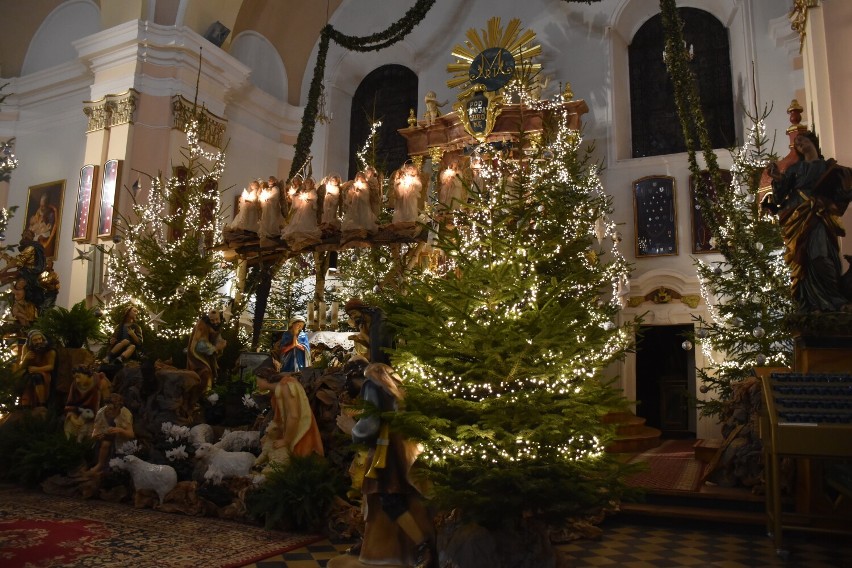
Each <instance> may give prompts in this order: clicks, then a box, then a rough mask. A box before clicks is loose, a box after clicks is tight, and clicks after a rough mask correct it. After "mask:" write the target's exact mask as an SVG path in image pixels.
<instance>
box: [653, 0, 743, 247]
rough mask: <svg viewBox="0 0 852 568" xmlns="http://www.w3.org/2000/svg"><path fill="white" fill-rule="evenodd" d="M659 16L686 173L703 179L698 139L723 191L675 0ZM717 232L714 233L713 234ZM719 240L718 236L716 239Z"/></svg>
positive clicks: (664, 2) (666, 1) (664, 3)
mask: <svg viewBox="0 0 852 568" xmlns="http://www.w3.org/2000/svg"><path fill="white" fill-rule="evenodd" d="M660 13H661V16H662V20H663V29H664V30H665V34H666V47H665V53H666V57H665V63H666V68H667V70H668V72H669V75H670V76H671V78H672V84H673V85H674V95H675V105H676V106H677V115H678V118H679V119H680V126H681V129H682V130H683V139H684V142H685V144H686V151H687V153H688V156H689V158H688V159H689V171H690V173H692V175H693V179H694V180H696V183H698V182H699V181H700V180H702V179H703V176H701V167H700V166H699V164H698V160H697V159H696V144H695V138H694V134H695V135H697V136H698V142H699V144H700V146H701V150H702V152H703V154H704V161H705V162H706V164H707V171H708V172H709V174H710V181H711V183H712V186H713V187H715V188H716V191H723V188H725V182H724V180H723V179H722V175H721V172H720V171H719V163H718V161H717V160H716V153H715V152H713V144H712V142H711V141H710V135H709V134H708V132H707V125H706V124H705V122H704V112H703V111H702V109H701V98H700V96H699V94H698V85H697V82H696V80H695V74H694V73H693V71H692V69H691V68H690V67H689V55H688V53H687V51H686V44H685V43H684V39H683V20H682V19H681V17H680V13H679V12H678V9H677V4H676V3H675V0H660ZM698 197H699V200H702V201H703V200H704V199H706V198H707V197H708V196H707V195H706V192H703V191H702V192H699V195H698ZM705 205H706V203H702V211H709V210H711V209H710V208H708V207H706V206H705ZM716 221H717V222H715V223H714V222H712V220H710V219H708V220H707V222H708V224H709V225H710V226H711V227H718V226H719V223H718V220H716ZM715 233H716V230H715V229H714V234H715ZM716 236H717V237H718V235H716ZM717 240H719V241H720V242H719V245H718V246H719V250H720V251H721V252H722V253H725V252H726V251H725V247H726V246H727V243H725V242H723V241H724V239H718V238H717Z"/></svg>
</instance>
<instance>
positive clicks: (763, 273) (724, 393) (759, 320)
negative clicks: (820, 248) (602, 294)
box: [696, 109, 793, 418]
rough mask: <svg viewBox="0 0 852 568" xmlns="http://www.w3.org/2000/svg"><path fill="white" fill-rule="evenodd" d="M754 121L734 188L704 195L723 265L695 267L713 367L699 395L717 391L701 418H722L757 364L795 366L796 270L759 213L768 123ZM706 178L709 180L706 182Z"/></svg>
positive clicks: (773, 222)
mask: <svg viewBox="0 0 852 568" xmlns="http://www.w3.org/2000/svg"><path fill="white" fill-rule="evenodd" d="M767 115H768V110H767V109H764V111H763V113H762V114H761V115H760V116H756V115H752V116H751V118H752V125H751V128H750V129H749V136H748V140H747V141H746V142H745V144H744V145H743V146H742V147H740V148H737V149H736V150H735V151H734V153H733V167H732V168H731V182H730V184H728V185H725V186H722V187H721V188H719V189H718V190H715V191H714V190H713V186H712V185H711V184H709V183H705V184H702V185H701V186H700V189H701V191H700V192H699V196H700V198H699V199H700V204H701V207H702V209H703V214H704V219H705V223H707V225H708V226H711V227H714V228H715V229H714V236H713V242H714V244H715V245H716V247H717V248H718V250H719V252H720V253H721V254H722V256H723V260H721V261H712V262H708V261H705V260H702V259H699V260H697V261H696V269H697V271H698V276H699V279H700V281H701V293H702V295H703V297H704V300H705V302H706V304H707V307H708V311H709V313H710V319H709V320H708V319H705V318H699V328H698V330H697V332H696V336H697V338H698V340H699V345H700V347H701V348H702V349H703V350H704V352H705V356H706V358H707V360H708V361H710V365H709V366H707V367H704V368H702V369H698V373H699V376H700V378H701V381H702V383H703V386H702V387H701V391H702V392H704V393H707V392H712V395H713V396H712V397H711V398H710V399H709V400H707V401H705V402H703V412H704V414H706V415H711V416H712V415H715V416H717V417H719V418H723V417H724V416H725V415H727V414H728V412H729V409H728V405H729V402H730V401H731V399H732V398H733V395H734V386H735V385H736V384H738V383H740V382H742V381H744V380H745V379H748V378H750V377H752V376H753V372H752V370H753V368H754V367H755V366H762V365H768V366H772V367H786V366H788V365H790V364H791V363H792V357H791V355H792V350H793V345H792V339H791V338H790V334H789V332H788V331H786V330H785V326H784V321H785V318H786V317H787V316H788V315H789V314H791V313H792V311H793V303H792V298H791V296H790V272H789V269H788V267H787V265H786V263H785V262H784V258H783V250H784V244H783V242H782V240H781V231H780V228H779V226H778V223H777V219H775V217H774V216H772V215H770V214H768V213H767V212H765V211H760V210H759V207H758V201H759V191H760V185H761V184H760V180H761V174H762V173H763V170H764V169H765V168H766V165H767V164H768V163H769V160H770V159H771V158H773V156H771V155H770V154H769V151H768V140H767V136H766V133H765V129H766V127H765V123H764V121H765V118H766V116H767ZM702 179H703V180H705V181H706V180H707V178H706V177H703V178H702Z"/></svg>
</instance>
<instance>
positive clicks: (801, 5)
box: [788, 0, 819, 53]
mask: <svg viewBox="0 0 852 568" xmlns="http://www.w3.org/2000/svg"><path fill="white" fill-rule="evenodd" d="M817 6H819V0H793V9H792V10H790V15H789V16H788V17H789V18H790V27H791V28H792V29H793V31H794V32H796V33H797V34H799V53H801V52H802V47H804V45H805V28H807V24H808V10H809V9H810V8H816V7H817Z"/></svg>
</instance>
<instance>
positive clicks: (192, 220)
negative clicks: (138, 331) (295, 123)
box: [107, 120, 232, 351]
mask: <svg viewBox="0 0 852 568" xmlns="http://www.w3.org/2000/svg"><path fill="white" fill-rule="evenodd" d="M197 133H198V122H197V120H194V121H192V122H191V124H190V125H189V126H188V128H187V141H188V151H185V152H183V156H184V159H185V162H184V164H183V165H182V166H181V167H179V168H176V172H177V173H176V175H174V176H173V177H170V178H167V179H164V178H163V176H162V174H160V175H159V176H157V177H154V178H151V188H150V191H149V192H148V195H147V199H145V200H144V201H141V200H140V201H137V200H136V198H135V196H133V202H134V203H133V216H132V219H125V218H121V223H120V225H119V235H120V236H121V237H122V244H121V246H117V247H116V248H115V249H114V250H113V253H112V254H111V255H110V258H109V268H108V283H107V287H108V289H109V290H110V291H111V292H112V295H111V298H110V303H109V306H108V307H109V308H113V307H118V306H126V305H127V304H128V303H133V304H136V305H138V306H141V307H142V308H143V309H141V310H140V319H142V320H143V322H146V323H147V324H148V325H149V326H151V327H155V328H156V337H152V336H151V334H148V335H146V338H145V343H146V348H147V349H148V350H149V351H150V350H151V348H152V347H153V345H152V343H153V342H154V340H156V339H157V338H160V339H161V340H165V341H168V342H178V343H181V344H182V342H184V341H185V340H186V338H187V337H188V335H189V334H190V333H191V331H192V328H193V326H194V324H195V322H196V320H197V319H198V317H199V316H200V315H201V314H202V313H206V311H207V310H209V309H212V308H221V307H222V306H223V304H224V303H225V301H226V300H227V299H226V297H225V296H224V295H223V293H222V290H223V287H224V286H225V284H226V283H227V282H228V280H229V274H230V272H231V269H232V267H230V266H229V265H228V264H227V263H226V262H225V260H224V258H223V256H222V253H221V252H219V251H215V250H212V244H213V242H214V238H216V236H218V235H219V233H220V231H221V227H220V225H221V216H220V212H219V191H218V185H217V183H218V180H219V178H220V177H221V175H222V172H223V171H224V166H225V154H224V152H222V151H216V152H208V151H205V150H204V149H203V148H202V146H201V144H200V142H199V140H198V134H197ZM208 164H209V166H208ZM131 195H133V194H132V193H131ZM155 316H156V317H155Z"/></svg>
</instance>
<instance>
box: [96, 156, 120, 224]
mask: <svg viewBox="0 0 852 568" xmlns="http://www.w3.org/2000/svg"><path fill="white" fill-rule="evenodd" d="M120 179H121V160H109V161H107V162H106V163H105V164H104V176H103V181H102V182H101V213H100V216H99V217H98V237H101V238H111V237H112V235H113V233H114V232H115V224H114V216H115V208H116V207H117V206H118V182H119V180H120Z"/></svg>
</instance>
